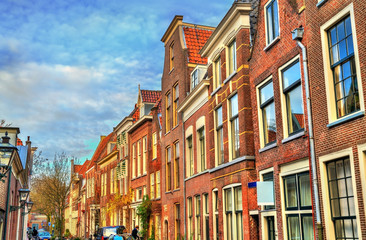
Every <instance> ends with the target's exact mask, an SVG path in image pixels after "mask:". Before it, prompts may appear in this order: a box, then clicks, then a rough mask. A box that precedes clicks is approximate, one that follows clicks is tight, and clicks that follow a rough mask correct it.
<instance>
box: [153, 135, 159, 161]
mask: <svg viewBox="0 0 366 240" xmlns="http://www.w3.org/2000/svg"><path fill="white" fill-rule="evenodd" d="M152 140H153V149H152V154H153V159H156V158H157V156H158V152H157V151H158V139H157V135H156V132H154V133H153V134H152Z"/></svg>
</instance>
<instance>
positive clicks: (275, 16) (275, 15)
mask: <svg viewBox="0 0 366 240" xmlns="http://www.w3.org/2000/svg"><path fill="white" fill-rule="evenodd" d="M273 26H274V38H276V37H278V35H279V27H278V9H277V0H275V1H273Z"/></svg>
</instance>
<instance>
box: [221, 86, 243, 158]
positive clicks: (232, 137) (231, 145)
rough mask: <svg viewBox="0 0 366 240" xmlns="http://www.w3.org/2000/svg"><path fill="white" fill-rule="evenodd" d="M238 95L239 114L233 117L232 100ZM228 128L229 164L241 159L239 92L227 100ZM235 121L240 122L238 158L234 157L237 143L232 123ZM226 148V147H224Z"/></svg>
mask: <svg viewBox="0 0 366 240" xmlns="http://www.w3.org/2000/svg"><path fill="white" fill-rule="evenodd" d="M235 95H236V97H237V100H238V101H237V105H238V109H237V111H238V114H237V115H236V116H235V117H233V116H232V113H231V103H232V99H233V97H234V96H235ZM227 99H228V100H227V108H226V109H227V119H228V121H227V126H228V135H229V136H228V146H229V162H230V161H232V160H234V159H236V158H238V157H240V123H239V121H240V120H239V95H238V93H237V92H234V93H233V94H231V95H230V96H229V97H228V98H227ZM234 121H238V132H239V136H238V137H239V143H238V145H239V154H238V156H234V155H235V150H234V141H235V134H234V135H233V128H232V123H233V122H234ZM224 148H225V147H224Z"/></svg>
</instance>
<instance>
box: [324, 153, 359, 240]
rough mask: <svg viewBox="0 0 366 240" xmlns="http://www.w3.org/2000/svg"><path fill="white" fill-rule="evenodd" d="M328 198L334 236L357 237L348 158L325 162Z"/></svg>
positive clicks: (340, 237) (338, 237)
mask: <svg viewBox="0 0 366 240" xmlns="http://www.w3.org/2000/svg"><path fill="white" fill-rule="evenodd" d="M327 172H328V174H327V175H328V178H327V179H328V187H329V193H328V194H329V200H330V206H331V209H332V211H331V214H332V221H333V224H334V231H335V238H336V239H337V240H338V239H341V240H343V239H358V233H357V228H358V226H357V220H356V208H355V199H354V193H353V185H352V174H351V165H350V160H349V158H348V157H347V158H343V159H338V160H335V161H331V162H328V163H327Z"/></svg>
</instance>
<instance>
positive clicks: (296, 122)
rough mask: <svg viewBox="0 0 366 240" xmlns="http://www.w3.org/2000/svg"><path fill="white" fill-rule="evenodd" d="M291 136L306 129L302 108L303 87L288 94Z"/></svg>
mask: <svg viewBox="0 0 366 240" xmlns="http://www.w3.org/2000/svg"><path fill="white" fill-rule="evenodd" d="M286 103H287V113H288V125H289V126H288V128H289V129H288V130H289V134H291V133H293V132H296V131H298V130H300V129H303V128H304V111H303V107H302V103H303V101H302V94H301V85H299V86H298V87H296V88H295V89H293V90H292V91H290V92H288V93H287V96H286Z"/></svg>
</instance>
